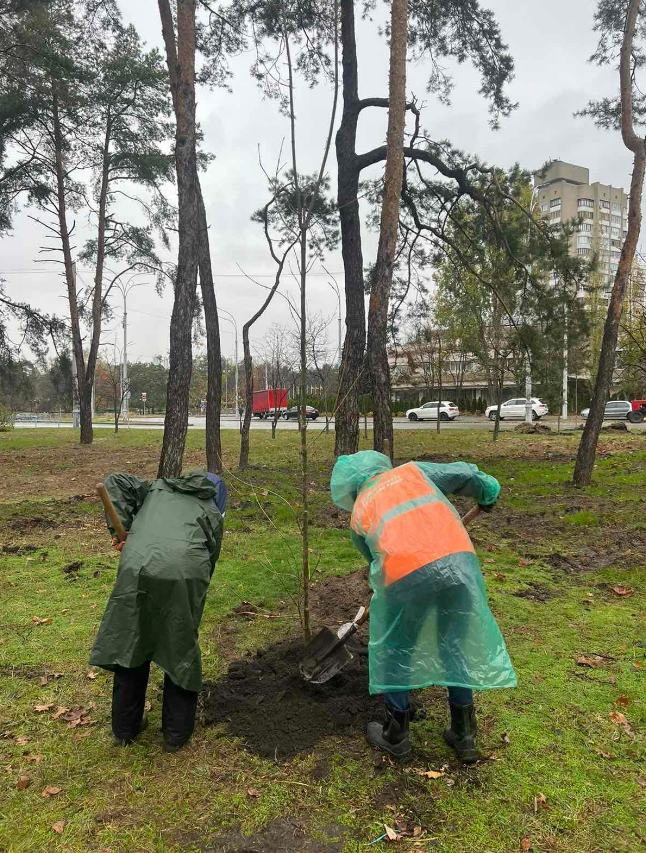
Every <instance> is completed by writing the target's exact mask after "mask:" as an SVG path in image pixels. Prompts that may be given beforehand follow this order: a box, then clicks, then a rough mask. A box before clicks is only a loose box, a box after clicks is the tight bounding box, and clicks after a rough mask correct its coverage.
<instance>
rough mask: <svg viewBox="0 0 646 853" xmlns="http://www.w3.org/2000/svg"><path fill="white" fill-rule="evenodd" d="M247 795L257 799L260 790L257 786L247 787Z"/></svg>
mask: <svg viewBox="0 0 646 853" xmlns="http://www.w3.org/2000/svg"><path fill="white" fill-rule="evenodd" d="M247 796H249V797H254V798H256V799H257V798H258V797H259V796H260V791H259V790H258V789H257V788H247Z"/></svg>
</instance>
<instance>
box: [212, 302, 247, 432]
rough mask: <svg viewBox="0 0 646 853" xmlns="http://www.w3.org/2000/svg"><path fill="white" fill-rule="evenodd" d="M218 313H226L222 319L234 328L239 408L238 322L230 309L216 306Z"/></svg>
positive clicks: (238, 406)
mask: <svg viewBox="0 0 646 853" xmlns="http://www.w3.org/2000/svg"><path fill="white" fill-rule="evenodd" d="M218 314H226V315H227V316H226V317H223V318H222V319H223V320H226V321H227V322H229V323H231V324H232V325H233V328H234V330H235V352H234V358H235V361H236V409H237V410H238V411H239V410H240V405H239V398H238V324H237V323H236V318H235V317H234V316H233V314H232V313H231V312H230V311H225V310H224V308H219V307H218ZM240 428H241V429H242V416H240Z"/></svg>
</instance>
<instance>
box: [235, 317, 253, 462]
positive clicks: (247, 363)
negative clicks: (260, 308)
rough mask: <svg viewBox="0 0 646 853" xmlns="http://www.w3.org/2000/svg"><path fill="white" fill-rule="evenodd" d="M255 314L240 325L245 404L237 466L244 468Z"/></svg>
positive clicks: (251, 399) (250, 407) (249, 427)
mask: <svg viewBox="0 0 646 853" xmlns="http://www.w3.org/2000/svg"><path fill="white" fill-rule="evenodd" d="M255 319H256V318H255V316H254V317H252V318H251V320H249V321H247V322H246V323H245V324H244V326H243V327H242V351H243V355H244V376H245V406H244V418H243V419H242V431H241V433H240V461H239V463H238V464H239V466H240V469H241V470H244V469H245V468H246V467H247V465H248V464H249V432H250V430H251V412H252V409H253V361H252V358H251V347H250V346H249V329H250V328H251V326H252V325H253V323H254V321H255Z"/></svg>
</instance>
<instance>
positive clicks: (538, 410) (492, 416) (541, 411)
mask: <svg viewBox="0 0 646 853" xmlns="http://www.w3.org/2000/svg"><path fill="white" fill-rule="evenodd" d="M526 406H527V397H516V398H515V399H513V400H507V402H506V403H503V404H502V406H501V407H500V420H501V421H503V420H504V419H505V418H520V419H521V420H524V419H525V409H526ZM497 411H498V406H488V407H487V408H486V409H485V415H486V416H487V417H488V418H489V420H490V421H495V420H496V412H497ZM548 413H549V409H548V408H547V406H546V405H545V403H543V402H542V401H541V400H539V399H538V398H537V397H532V420H534V421H537V420H540V418H542V417H543V415H547V414H548Z"/></svg>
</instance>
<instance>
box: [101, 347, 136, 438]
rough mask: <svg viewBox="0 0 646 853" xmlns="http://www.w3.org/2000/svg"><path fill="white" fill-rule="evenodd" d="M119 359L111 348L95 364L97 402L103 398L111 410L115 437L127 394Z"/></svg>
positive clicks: (126, 383) (127, 383) (127, 384)
mask: <svg viewBox="0 0 646 853" xmlns="http://www.w3.org/2000/svg"><path fill="white" fill-rule="evenodd" d="M121 368H122V364H121V358H117V349H116V347H113V348H112V351H111V353H110V354H109V355H104V357H103V358H102V359H100V360H99V362H98V364H97V380H98V381H97V389H96V398H97V401H98V400H99V399H100V398H101V396H103V397H104V398H105V400H106V401H107V403H108V407H109V408H110V409H112V415H113V418H114V432H115V435H116V434H117V433H118V432H119V420H120V419H121V412H122V411H123V404H124V401H125V400H126V398H127V396H128V393H129V390H130V388H129V381H128V380H126V381H125V383H124V382H123V380H122V376H121Z"/></svg>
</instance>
